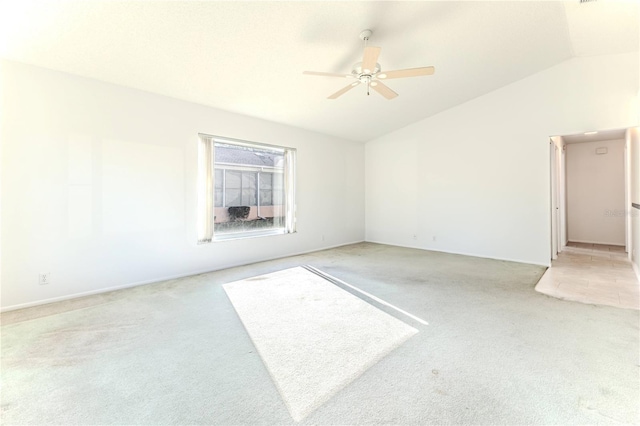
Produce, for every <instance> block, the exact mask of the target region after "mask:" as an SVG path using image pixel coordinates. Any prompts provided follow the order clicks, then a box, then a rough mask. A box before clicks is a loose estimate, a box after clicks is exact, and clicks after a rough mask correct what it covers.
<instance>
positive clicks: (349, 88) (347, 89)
mask: <svg viewBox="0 0 640 426" xmlns="http://www.w3.org/2000/svg"><path fill="white" fill-rule="evenodd" d="M359 84H360V82H359V81H356V82H353V83H351V84H350V85H348V86H347V87H345V88H343V89H340V90H338V91H337V92H336V93H334V94H333V95H331V96H329V97H328V98H327V99H336V98H337V97H338V96H342V95H344V94H345V93H347V92H348V91H349V90H351V89H353V88H354V87H356V86H357V85H359Z"/></svg>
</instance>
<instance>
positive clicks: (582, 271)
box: [536, 242, 640, 309]
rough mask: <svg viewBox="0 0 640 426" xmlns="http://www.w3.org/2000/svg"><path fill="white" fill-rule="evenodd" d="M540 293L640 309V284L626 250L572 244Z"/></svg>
mask: <svg viewBox="0 0 640 426" xmlns="http://www.w3.org/2000/svg"><path fill="white" fill-rule="evenodd" d="M536 291H538V292H540V293H543V294H546V295H548V296H553V297H557V298H559V299H564V300H571V301H575V302H581V303H589V304H594V305H608V306H616V307H620V308H627V309H640V282H639V281H638V278H637V277H636V275H635V272H634V271H633V267H632V266H631V262H630V261H629V260H628V258H627V253H625V251H624V247H623V246H612V245H605V244H587V243H573V242H569V243H568V244H567V246H566V247H564V248H563V250H562V252H561V253H560V254H558V258H557V259H556V260H554V261H553V262H551V267H550V268H549V269H547V271H546V272H545V274H544V275H543V276H542V278H541V279H540V281H539V282H538V284H537V285H536Z"/></svg>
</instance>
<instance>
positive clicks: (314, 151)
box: [0, 62, 364, 309]
mask: <svg viewBox="0 0 640 426" xmlns="http://www.w3.org/2000/svg"><path fill="white" fill-rule="evenodd" d="M1 72H2V85H1V86H0V87H1V88H2V97H1V98H0V99H1V101H2V105H1V106H2V114H3V115H2V117H1V118H2V120H1V124H2V129H1V137H2V204H1V206H2V212H1V213H2V216H1V217H2V226H1V232H2V248H1V253H2V287H1V290H2V293H1V295H2V300H1V302H2V303H1V306H2V307H3V308H4V309H6V308H11V307H18V306H26V305H30V304H37V303H39V302H42V301H47V300H52V299H57V298H65V297H68V296H71V295H77V294H81V293H86V292H99V291H103V290H104V289H108V288H113V287H119V286H127V285H132V284H135V283H142V282H151V281H156V280H161V279H163V278H166V277H172V276H179V275H185V274H192V273H196V272H199V271H209V270H215V269H219V268H225V267H229V266H232V265H237V264H245V263H250V262H255V261H260V260H264V259H270V258H275V257H280V256H286V255H290V254H294V253H300V252H306V251H312V250H317V249H320V248H323V247H330V246H335V245H341V244H347V243H351V242H356V241H362V240H363V239H364V195H363V193H364V147H363V146H362V145H361V144H356V143H353V142H349V141H345V140H340V139H337V138H333V137H328V136H324V135H321V134H317V133H313V132H309V131H304V130H300V129H296V128H292V127H288V126H284V125H280V124H275V123H271V122H267V121H262V120H258V119H254V118H250V117H245V116H241V115H237V114H232V113H228V112H224V111H220V110H216V109H212V108H208V107H204V106H201V105H196V104H191V103H187V102H183V101H179V100H175V99H171V98H167V97H163V96H158V95H154V94H150V93H146V92H141V91H137V90H133V89H129V88H125V87H119V86H115V85H111V84H106V83H101V82H98V81H95V80H89V79H84V78H79V77H75V76H72V75H68V74H63V73H58V72H53V71H49V70H45V69H42V68H37V67H32V66H27V65H23V64H18V63H13V62H2V70H1ZM198 132H203V133H209V134H214V135H221V136H226V137H231V138H238V139H246V140H250V141H257V142H263V143H269V144H275V145H283V146H288V147H293V148H297V151H298V158H297V159H298V175H297V217H298V225H297V229H298V232H297V233H296V234H290V235H281V236H272V237H263V238H254V239H247V240H238V241H227V242H220V243H214V244H209V245H202V246H197V245H196V224H195V218H196V210H195V206H196V164H197V163H196V158H197V151H196V148H197V140H198ZM323 236H324V237H323ZM40 272H50V273H51V281H52V282H51V284H49V285H45V286H42V285H38V274H39V273H40Z"/></svg>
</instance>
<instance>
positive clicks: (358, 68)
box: [351, 62, 381, 79]
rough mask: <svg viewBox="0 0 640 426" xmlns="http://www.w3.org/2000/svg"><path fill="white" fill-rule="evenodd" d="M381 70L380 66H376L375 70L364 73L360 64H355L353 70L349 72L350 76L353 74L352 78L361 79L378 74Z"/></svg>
mask: <svg viewBox="0 0 640 426" xmlns="http://www.w3.org/2000/svg"><path fill="white" fill-rule="evenodd" d="M380 70H381V68H380V64H376V67H375V69H372V70H369V72H364V71H363V69H362V62H356V63H355V64H354V65H353V69H352V70H351V74H353V76H354V77H356V78H358V79H360V78H361V77H367V76H369V77H371V76H372V75H374V74H377V73H379V72H380Z"/></svg>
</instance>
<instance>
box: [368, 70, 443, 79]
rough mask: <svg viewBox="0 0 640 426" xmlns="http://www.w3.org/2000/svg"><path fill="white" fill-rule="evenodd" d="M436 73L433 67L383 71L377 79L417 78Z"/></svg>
mask: <svg viewBox="0 0 640 426" xmlns="http://www.w3.org/2000/svg"><path fill="white" fill-rule="evenodd" d="M434 72H436V69H435V68H434V67H421V68H407V69H406V70H395V71H384V72H381V73H380V74H378V75H377V76H376V77H377V78H383V79H385V80H388V79H390V78H404V77H419V76H421V75H432V74H433V73H434Z"/></svg>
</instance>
